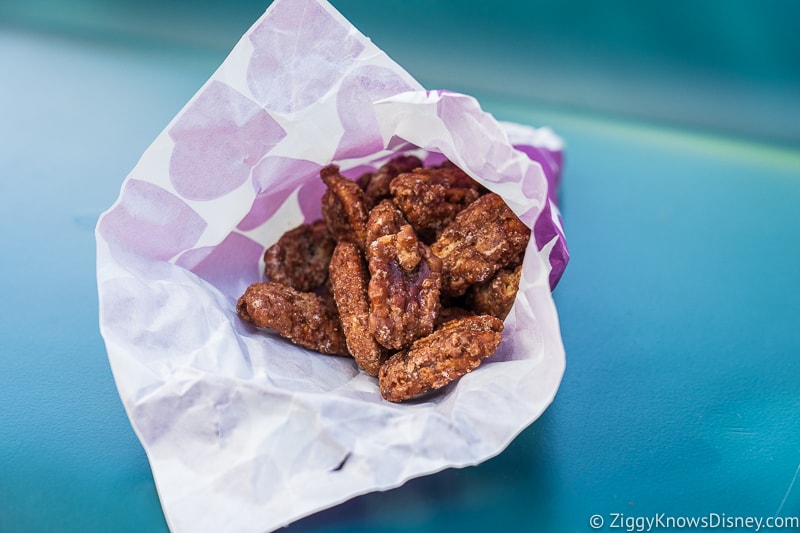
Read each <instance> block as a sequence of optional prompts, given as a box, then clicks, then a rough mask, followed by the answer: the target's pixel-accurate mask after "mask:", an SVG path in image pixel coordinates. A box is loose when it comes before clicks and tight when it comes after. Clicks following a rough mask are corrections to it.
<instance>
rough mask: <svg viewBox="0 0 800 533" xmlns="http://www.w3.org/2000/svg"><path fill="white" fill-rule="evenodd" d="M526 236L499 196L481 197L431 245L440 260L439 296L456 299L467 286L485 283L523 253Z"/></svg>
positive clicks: (526, 228)
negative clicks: (440, 281)
mask: <svg viewBox="0 0 800 533" xmlns="http://www.w3.org/2000/svg"><path fill="white" fill-rule="evenodd" d="M530 235H531V230H530V229H529V228H528V227H527V226H526V225H525V224H524V223H523V222H522V221H521V220H520V219H519V218H518V217H517V215H515V214H514V212H513V211H512V210H511V209H510V208H509V207H508V206H507V205H506V203H505V202H504V201H503V199H502V198H501V197H500V196H498V195H497V194H495V193H489V194H486V195H484V196H481V197H480V198H479V199H477V200H475V201H474V202H473V203H471V204H470V205H469V206H467V207H466V208H465V209H464V210H463V211H461V212H460V213H459V214H458V215H456V217H455V219H454V220H453V222H452V223H451V224H450V225H448V226H447V227H446V228H445V229H444V230H443V231H442V233H441V234H440V235H439V237H438V238H437V239H436V241H435V242H434V243H433V244H432V245H431V251H432V252H433V253H434V254H436V256H437V257H439V258H440V259H441V260H442V293H443V294H445V295H447V296H460V295H462V294H464V293H465V292H466V290H467V288H469V286H470V285H475V284H476V283H482V282H484V281H486V280H488V279H489V278H491V277H492V276H493V275H494V274H495V272H497V271H498V270H499V269H501V268H502V267H503V266H505V265H506V264H508V263H509V262H511V261H512V260H514V259H515V258H516V257H517V256H518V255H519V254H520V253H521V252H522V251H524V250H525V247H526V246H527V245H528V240H529V239H530Z"/></svg>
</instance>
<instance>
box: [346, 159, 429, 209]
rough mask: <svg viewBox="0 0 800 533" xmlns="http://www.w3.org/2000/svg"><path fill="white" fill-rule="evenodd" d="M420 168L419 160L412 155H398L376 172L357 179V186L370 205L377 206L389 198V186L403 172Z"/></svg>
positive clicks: (420, 162)
mask: <svg viewBox="0 0 800 533" xmlns="http://www.w3.org/2000/svg"><path fill="white" fill-rule="evenodd" d="M420 167H422V161H421V160H420V158H418V157H416V156H413V155H399V156H397V157H393V158H392V159H390V160H389V161H388V162H386V163H384V164H383V165H382V166H381V167H380V168H378V170H376V171H375V172H371V173H369V174H365V175H363V176H362V177H361V178H359V184H360V185H361V187H362V188H363V189H364V193H365V194H366V196H367V199H368V200H369V201H370V202H371V205H375V204H377V203H378V202H379V201H381V200H383V199H384V198H388V197H389V194H390V192H389V184H390V183H391V182H392V180H393V179H394V178H396V177H397V176H399V175H400V174H402V173H403V172H411V171H412V170H414V169H415V168H420Z"/></svg>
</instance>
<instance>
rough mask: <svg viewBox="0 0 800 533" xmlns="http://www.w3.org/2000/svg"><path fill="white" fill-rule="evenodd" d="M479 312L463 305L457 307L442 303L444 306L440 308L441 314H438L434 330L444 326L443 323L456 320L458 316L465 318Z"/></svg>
mask: <svg viewBox="0 0 800 533" xmlns="http://www.w3.org/2000/svg"><path fill="white" fill-rule="evenodd" d="M476 314H479V313H474V312H472V311H470V310H469V309H464V308H463V307H456V306H447V307H445V306H444V305H442V308H441V309H439V314H438V315H437V316H436V324H435V326H434V331H435V330H437V329H439V328H440V327H442V325H443V324H446V323H447V322H450V321H451V320H456V319H458V318H465V317H468V316H475V315H476Z"/></svg>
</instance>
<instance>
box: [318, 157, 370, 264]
mask: <svg viewBox="0 0 800 533" xmlns="http://www.w3.org/2000/svg"><path fill="white" fill-rule="evenodd" d="M320 177H321V178H322V181H323V182H325V185H327V186H328V190H327V191H325V194H324V195H323V196H322V218H323V219H325V223H326V224H327V225H328V230H329V231H330V232H331V235H333V238H334V239H336V240H337V241H350V242H354V243H356V244H357V245H358V247H359V248H362V249H363V248H364V242H365V239H366V224H367V217H368V216H369V206H368V202H367V198H366V196H364V191H362V190H361V188H360V187H359V186H358V184H357V183H356V182H354V181H353V180H349V179H347V178H345V177H344V176H342V175H341V174H340V173H339V167H338V166H336V165H328V166H326V167H323V168H322V170H320Z"/></svg>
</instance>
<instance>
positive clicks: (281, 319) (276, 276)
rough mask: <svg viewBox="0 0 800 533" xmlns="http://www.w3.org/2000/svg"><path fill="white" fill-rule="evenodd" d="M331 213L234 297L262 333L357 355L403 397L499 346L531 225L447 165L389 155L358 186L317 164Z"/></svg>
mask: <svg viewBox="0 0 800 533" xmlns="http://www.w3.org/2000/svg"><path fill="white" fill-rule="evenodd" d="M320 177H321V178H322V180H323V181H324V183H325V184H326V186H327V191H326V192H325V194H324V196H323V198H322V214H323V219H322V220H317V221H315V222H313V223H310V224H303V225H301V226H299V227H297V228H295V229H292V230H291V231H288V232H286V233H285V234H284V235H283V236H282V237H281V238H280V239H279V240H278V242H277V243H275V244H274V245H273V246H271V247H270V248H269V249H268V250H267V251H266V252H265V254H264V263H265V268H264V271H265V275H266V277H267V279H268V280H269V281H267V282H260V283H254V284H252V285H251V286H250V287H248V288H247V290H246V291H245V293H244V295H242V296H241V298H239V301H238V303H237V313H238V314H239V316H240V317H241V318H242V319H243V320H245V321H246V322H249V323H251V324H253V325H255V326H257V327H259V328H267V329H270V330H273V331H275V332H277V333H278V334H279V335H281V336H283V337H285V338H287V339H289V340H290V341H292V342H294V343H296V344H298V345H300V346H304V347H306V348H309V349H312V350H316V351H318V352H321V353H323V354H330V355H342V356H351V357H353V359H354V360H355V363H356V364H357V365H358V366H359V367H360V368H362V369H363V370H364V371H365V372H367V373H368V374H370V375H372V376H377V377H378V383H379V387H380V392H381V395H382V396H383V398H385V399H386V400H389V401H392V402H399V401H403V400H409V399H412V398H416V397H418V396H420V395H422V394H424V393H426V392H428V391H430V390H434V389H439V388H441V387H443V386H445V385H446V384H448V383H450V382H452V381H454V380H456V379H459V378H460V377H462V376H463V375H465V374H466V373H468V372H470V371H472V370H474V369H475V368H476V367H478V365H480V363H481V361H482V360H483V359H484V358H486V357H488V356H490V355H492V354H493V353H494V352H495V351H496V349H497V346H498V345H499V344H500V340H501V337H502V330H503V319H504V318H505V317H506V315H507V314H508V312H509V311H510V309H511V306H512V305H513V303H514V299H515V297H516V293H517V290H518V288H519V280H520V275H521V269H522V259H523V256H524V252H525V248H526V247H527V244H528V240H529V239H530V229H529V228H528V227H527V226H525V224H523V223H522V222H521V221H520V220H519V218H518V217H517V216H516V215H515V214H514V212H513V211H511V209H509V207H508V206H507V205H506V204H505V202H504V201H503V200H502V198H501V197H500V196H498V195H497V194H494V193H491V192H489V191H487V190H486V189H485V188H484V187H482V186H481V185H479V184H478V183H476V182H475V181H474V180H472V179H471V178H470V177H469V176H468V175H467V174H466V173H465V172H464V171H462V170H461V169H459V168H458V167H456V166H455V165H453V164H452V163H450V162H449V161H446V162H444V163H443V164H441V165H437V166H429V167H425V166H423V163H422V161H421V160H420V159H419V158H417V157H415V156H413V155H400V156H396V157H394V158H393V159H391V160H390V161H389V162H387V163H386V164H384V165H383V166H381V167H380V168H379V169H377V170H376V171H375V172H369V173H366V174H364V175H362V176H361V177H360V178H359V179H358V180H356V181H354V180H351V179H348V178H346V177H344V176H342V175H341V174H340V173H339V167H338V166H336V165H328V166H326V167H324V168H323V169H322V170H321V171H320Z"/></svg>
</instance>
